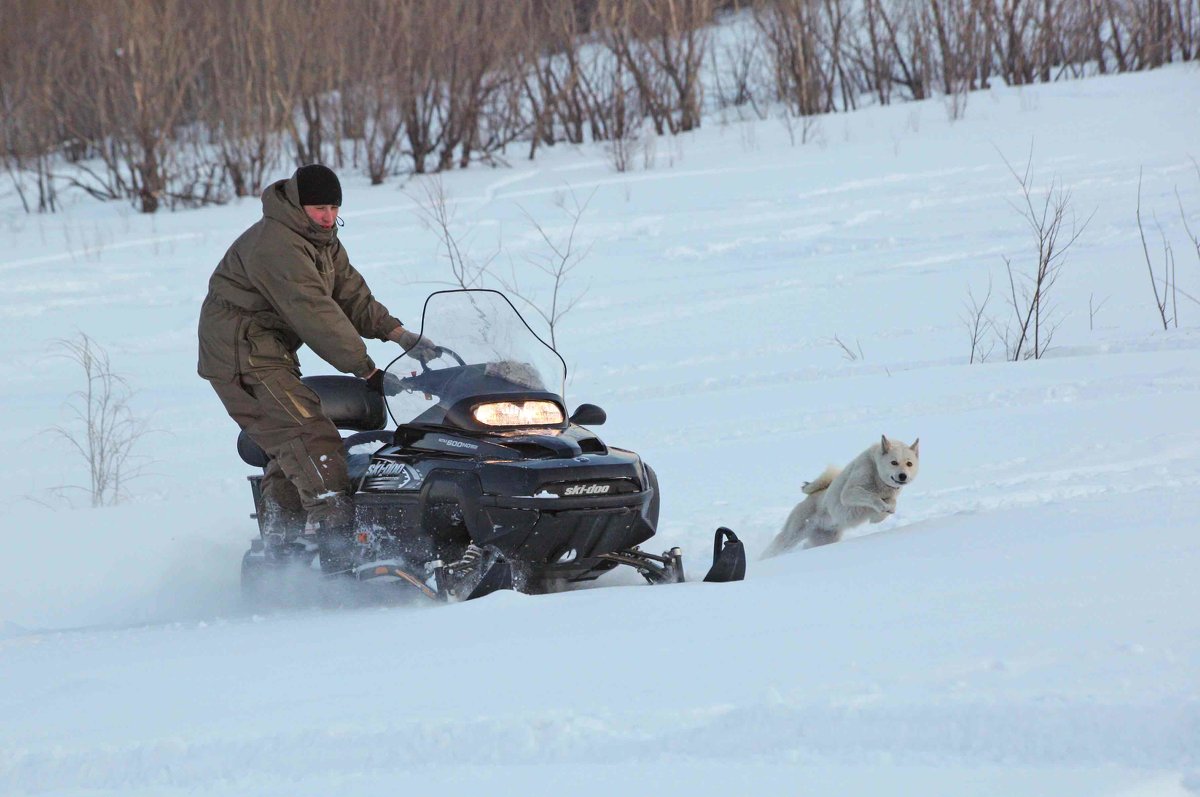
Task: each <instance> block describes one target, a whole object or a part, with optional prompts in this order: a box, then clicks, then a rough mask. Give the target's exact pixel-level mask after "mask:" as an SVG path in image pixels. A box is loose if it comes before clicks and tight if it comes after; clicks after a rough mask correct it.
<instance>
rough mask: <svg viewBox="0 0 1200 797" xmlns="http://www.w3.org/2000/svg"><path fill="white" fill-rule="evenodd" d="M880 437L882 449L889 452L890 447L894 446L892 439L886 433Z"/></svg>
mask: <svg viewBox="0 0 1200 797" xmlns="http://www.w3.org/2000/svg"><path fill="white" fill-rule="evenodd" d="M879 437H880V443H879V448H880V451H882V452H883V453H884V454H886V453H887V452H888V449H889V448H891V447H892V443H891V441H890V440H888V439H887V435H885V434H881V435H880V436H879Z"/></svg>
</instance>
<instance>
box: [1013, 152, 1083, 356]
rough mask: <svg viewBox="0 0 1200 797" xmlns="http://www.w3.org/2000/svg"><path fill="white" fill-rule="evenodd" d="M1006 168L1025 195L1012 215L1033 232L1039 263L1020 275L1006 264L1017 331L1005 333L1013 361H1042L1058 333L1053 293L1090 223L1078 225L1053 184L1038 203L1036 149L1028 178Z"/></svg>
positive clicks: (1027, 170)
mask: <svg viewBox="0 0 1200 797" xmlns="http://www.w3.org/2000/svg"><path fill="white" fill-rule="evenodd" d="M1002 157H1003V156H1002ZM1004 163H1005V165H1006V166H1008V169H1009V171H1010V172H1011V173H1012V175H1013V177H1014V178H1015V179H1016V181H1017V184H1018V185H1019V186H1020V190H1021V199H1020V201H1019V202H1017V203H1014V204H1013V209H1014V210H1015V211H1016V212H1017V213H1018V214H1019V215H1020V216H1021V218H1022V219H1023V220H1024V221H1025V224H1026V226H1027V227H1028V228H1029V232H1030V233H1031V234H1032V237H1033V244H1034V249H1035V251H1036V261H1035V263H1034V265H1033V267H1032V268H1031V269H1029V270H1028V271H1026V272H1018V271H1015V270H1014V268H1013V264H1012V260H1011V259H1010V258H1008V257H1005V258H1004V265H1005V269H1006V271H1007V274H1008V286H1009V303H1010V307H1011V309H1012V312H1013V320H1012V325H1011V326H1010V327H1009V328H1007V329H1006V330H1005V342H1006V348H1007V354H1008V359H1009V360H1012V361H1017V360H1022V359H1035V360H1037V359H1041V357H1042V355H1043V354H1045V353H1046V350H1047V349H1048V348H1049V346H1050V341H1051V339H1052V338H1053V336H1054V332H1055V330H1056V329H1057V328H1058V321H1057V319H1056V317H1055V316H1056V314H1055V307H1054V305H1053V303H1052V301H1051V293H1052V291H1053V288H1054V286H1055V284H1056V283H1057V282H1058V278H1059V276H1060V275H1061V274H1062V267H1063V264H1064V262H1065V258H1066V255H1067V252H1068V250H1070V248H1071V246H1072V245H1074V243H1075V242H1076V241H1077V240H1079V236H1080V235H1082V234H1083V231H1084V230H1085V229H1086V228H1087V225H1088V222H1090V221H1091V217H1090V216H1089V217H1088V219H1087V220H1085V221H1084V222H1083V224H1082V225H1078V226H1077V225H1075V224H1074V214H1073V213H1071V192H1070V191H1069V190H1065V189H1063V188H1062V187H1061V186H1057V185H1055V183H1054V182H1053V181H1052V182H1051V185H1050V187H1049V189H1048V190H1047V191H1046V194H1045V196H1043V197H1040V198H1036V199H1035V197H1034V186H1033V177H1032V167H1033V151H1032V149H1031V150H1030V153H1029V160H1028V161H1027V162H1026V164H1025V170H1024V172H1017V170H1016V169H1014V168H1013V166H1012V164H1010V163H1009V162H1008V160H1007V159H1005V160H1004ZM1068 215H1070V216H1071V218H1072V225H1071V229H1070V230H1067V229H1066V228H1065V227H1064V225H1065V224H1066V222H1067V217H1068Z"/></svg>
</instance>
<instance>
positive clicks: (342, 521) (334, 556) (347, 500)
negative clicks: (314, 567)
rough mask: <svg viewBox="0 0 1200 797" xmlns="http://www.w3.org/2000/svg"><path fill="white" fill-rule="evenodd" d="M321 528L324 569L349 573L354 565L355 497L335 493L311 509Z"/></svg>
mask: <svg viewBox="0 0 1200 797" xmlns="http://www.w3.org/2000/svg"><path fill="white" fill-rule="evenodd" d="M308 519H309V521H310V522H311V523H312V524H313V527H314V529H315V530H316V532H317V546H318V548H319V550H320V552H321V572H323V573H325V574H326V575H331V574H334V573H349V572H350V571H351V570H352V569H353V567H354V499H353V498H351V497H350V496H348V495H334V496H331V497H329V498H326V499H325V500H324V501H322V502H321V503H320V504H317V505H316V506H314V507H312V508H310V509H309V510H308Z"/></svg>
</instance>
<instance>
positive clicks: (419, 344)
mask: <svg viewBox="0 0 1200 797" xmlns="http://www.w3.org/2000/svg"><path fill="white" fill-rule="evenodd" d="M397 343H399V344H400V345H401V346H403V347H404V348H405V350H406V354H408V356H409V357H412V358H414V359H415V360H417V361H418V362H420V363H421V364H425V363H427V362H429V361H430V360H436V359H437V358H438V357H440V356H441V355H442V352H441V350H440V349H438V347H437V345H436V344H435V343H434V342H433V341H432V340H430V339H429V338H426V337H422V336H420V335H418V334H417V333H416V332H409V331H408V330H407V329H406V330H404V331H403V332H401V333H400V340H398V341H397Z"/></svg>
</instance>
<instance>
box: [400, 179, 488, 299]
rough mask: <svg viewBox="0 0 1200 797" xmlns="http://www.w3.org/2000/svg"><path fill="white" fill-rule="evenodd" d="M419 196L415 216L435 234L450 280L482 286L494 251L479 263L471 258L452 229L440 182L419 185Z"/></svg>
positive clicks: (447, 204) (446, 202)
mask: <svg viewBox="0 0 1200 797" xmlns="http://www.w3.org/2000/svg"><path fill="white" fill-rule="evenodd" d="M422 191H423V195H422V196H421V197H420V198H418V200H417V215H418V216H419V217H420V218H421V220H422V221H423V222H424V223H425V225H426V226H427V227H428V228H429V229H430V230H431V231H432V232H433V233H434V234H435V235H436V236H437V237H438V242H439V246H440V247H441V248H442V250H443V256H444V257H445V258H446V262H447V263H448V264H449V266H450V273H451V275H452V276H453V281H452V282H451V283H450V284H452V285H456V286H458V287H459V288H482V287H484V282H485V278H486V276H487V274H488V269H489V268H490V266H491V264H492V261H493V260H494V259H495V258H496V254H498V253H499V252H498V251H497V252H496V253H494V254H492V255H491V256H490V257H488V258H487V259H486V260H484V261H482V262H479V261H476V260H475V259H474V257H472V255H471V253H470V246H469V244H468V242H467V241H465V240H464V239H463V237H462V236H460V235H459V234H457V233H455V232H454V215H453V212H452V211H451V209H450V202H449V200H448V199H447V197H446V189H445V186H444V185H443V184H442V181H441V180H440V179H439V178H437V177H433V178H430V179H428V180H426V181H425V182H424V183H423V185H422Z"/></svg>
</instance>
